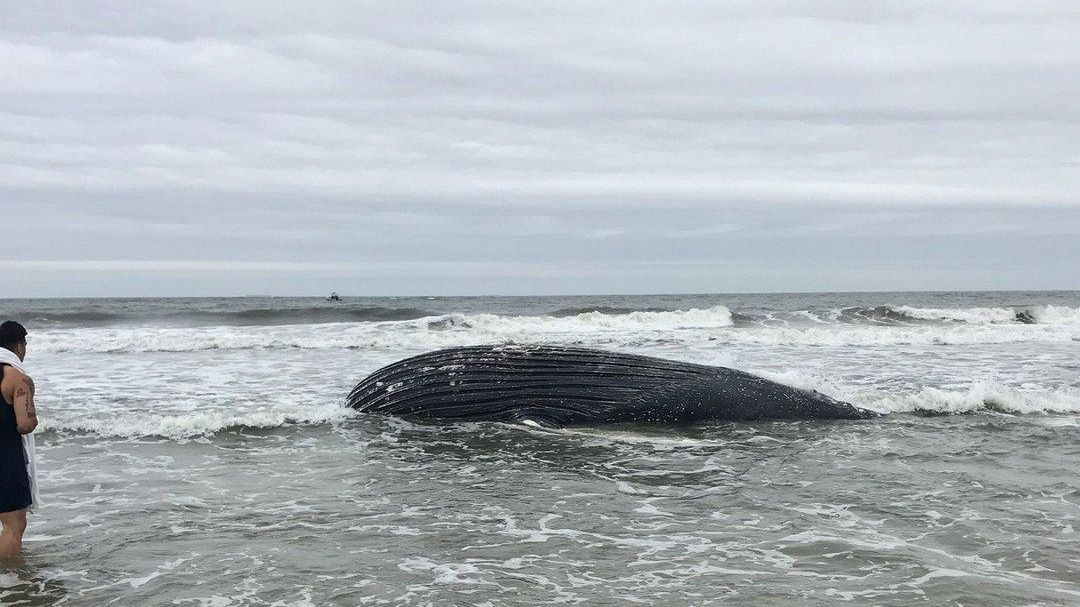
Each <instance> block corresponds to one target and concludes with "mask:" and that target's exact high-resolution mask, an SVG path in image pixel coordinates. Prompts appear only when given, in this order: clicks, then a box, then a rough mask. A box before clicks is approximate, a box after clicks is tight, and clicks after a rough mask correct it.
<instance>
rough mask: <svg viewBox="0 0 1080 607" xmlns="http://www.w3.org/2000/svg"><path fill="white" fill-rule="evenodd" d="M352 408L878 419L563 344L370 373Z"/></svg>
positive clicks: (512, 419) (404, 412)
mask: <svg viewBox="0 0 1080 607" xmlns="http://www.w3.org/2000/svg"><path fill="white" fill-rule="evenodd" d="M346 405H347V406H349V407H351V408H353V409H356V410H358V411H361V412H365V413H372V414H380V415H390V416H395V417H400V418H404V419H415V420H447V421H455V420H470V421H495V422H509V423H527V422H532V423H534V424H537V425H540V426H544V427H551V428H561V427H567V426H593V425H599V424H618V423H629V424H666V425H678V424H693V423H698V422H709V421H751V420H801V419H868V418H872V417H876V416H877V415H878V414H877V413H874V412H872V411H869V410H866V409H862V408H859V407H856V406H854V405H852V404H850V403H846V402H843V401H840V400H836V399H834V398H832V397H829V396H827V395H825V394H821V393H820V392H817V391H814V390H804V389H800V388H796V387H792V386H788V385H785V384H781V383H778V382H775V381H771V380H768V379H766V378H764V377H760V376H757V375H753V374H751V373H747V372H745V371H740V370H738V369H731V368H727V367H716V366H709V365H702V364H695V363H688V362H680V361H674V360H667V359H663V358H655V357H651V356H642V355H638V354H625V353H619V352H609V351H604V350H594V349H589V348H580V347H572V346H561V345H486V346H466V347H458V348H450V349H444V350H436V351H433V352H427V353H425V354H420V355H418V356H413V357H411V358H407V359H404V360H401V361H398V362H395V363H393V364H390V365H387V366H385V367H383V368H381V369H379V370H377V371H375V372H374V373H372V374H371V375H369V376H367V377H366V378H364V379H363V380H361V381H360V382H359V383H358V384H357V385H356V387H355V388H353V390H352V391H351V392H350V393H349V395H348V397H347V399H346Z"/></svg>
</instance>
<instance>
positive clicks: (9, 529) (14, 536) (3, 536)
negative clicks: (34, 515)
mask: <svg viewBox="0 0 1080 607" xmlns="http://www.w3.org/2000/svg"><path fill="white" fill-rule="evenodd" d="M0 524H3V525H4V530H3V531H2V532H0V559H10V558H14V557H16V556H19V555H20V554H21V553H22V536H23V531H26V508H23V509H21V510H12V511H11V512H0Z"/></svg>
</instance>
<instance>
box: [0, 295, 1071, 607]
mask: <svg viewBox="0 0 1080 607" xmlns="http://www.w3.org/2000/svg"><path fill="white" fill-rule="evenodd" d="M673 297H674V296H668V297H662V298H661V297H658V298H655V299H653V300H649V299H647V298H645V299H642V298H608V299H605V300H601V299H599V298H596V301H597V302H599V303H604V304H606V306H608V307H610V308H614V309H615V310H609V311H608V312H607V313H605V314H595V313H590V312H585V311H582V310H584V309H585V308H588V307H589V304H590V303H592V301H593V300H589V301H588V302H585V303H583V302H582V301H580V298H550V299H546V300H545V299H535V298H534V299H528V300H522V301H520V302H519V304H520V305H519V308H520V309H519V310H515V308H514V300H512V299H511V300H508V299H498V300H490V301H489V300H485V299H483V298H477V299H469V300H460V301H455V302H451V304H446V303H445V302H436V303H435V304H432V303H430V302H429V303H426V304H424V305H427V306H428V307H429V308H434V309H425V311H426V312H435V313H436V314H433V315H430V316H425V317H421V318H419V319H409V320H392V321H383V320H371V321H367V320H365V321H356V322H333V323H326V322H318V323H307V324H304V323H297V322H294V321H295V318H294V317H290V320H289V322H288V324H273V323H274V322H276V321H274V320H273V318H272V317H273V314H269V315H266V316H268V317H269V318H270V320H269V321H268V322H269V323H270V324H257V325H251V324H244V323H235V322H231V323H230V324H201V325H199V326H197V327H196V326H192V325H191V323H189V322H188V321H186V320H185V321H184V322H185V323H187V324H186V325H184V326H178V325H177V324H176V322H175V321H176V315H173V316H170V317H169V318H168V319H167V320H161V318H159V317H160V316H162V315H161V314H160V311H158V312H156V313H155V312H146V311H145V310H144V311H142V312H140V313H139V314H141V316H140V315H136V316H137V318H136V319H135V320H132V319H131V318H121V319H119V320H114V321H108V322H103V321H101V319H100V317H95V319H94V320H93V321H92V322H84V321H71V320H65V321H62V322H51V321H48V320H40V321H37V324H36V325H35V324H33V323H31V339H30V347H31V355H30V357H29V358H28V360H27V363H28V364H29V365H30V370H31V372H32V373H33V374H34V375H35V376H36V377H37V378H38V385H39V391H40V393H41V395H40V397H39V401H40V403H39V408H40V409H41V411H42V417H43V424H42V430H41V431H40V432H39V436H38V445H39V447H38V454H39V460H40V461H39V467H40V469H41V474H42V476H41V479H40V481H41V484H42V488H43V492H44V500H45V504H44V506H43V507H42V508H41V509H40V510H39V511H38V512H37V513H34V514H31V516H30V520H31V526H30V529H29V531H28V534H27V542H26V551H27V561H26V564H25V565H24V566H22V567H20V568H18V569H16V570H11V571H7V572H5V573H0V602H2V603H3V604H37V605H51V604H67V605H104V604H110V603H111V604H118V605H205V606H214V607H220V606H226V605H305V604H310V605H326V604H330V605H365V604H410V605H411V604H416V605H446V604H490V605H532V604H536V603H539V602H552V603H569V604H577V603H587V604H599V605H604V604H620V605H621V604H626V603H627V602H631V601H636V602H641V603H644V604H658V605H662V604H710V603H715V602H720V601H723V602H728V603H732V604H754V605H813V604H834V603H839V602H849V603H851V604H881V605H909V604H929V605H975V604H994V605H1039V604H1041V605H1074V604H1078V603H1080V541H1078V540H1080V537H1077V535H1076V531H1075V530H1074V528H1073V526H1074V524H1075V523H1074V521H1075V520H1076V519H1077V515H1078V514H1080V483H1078V477H1077V474H1076V470H1077V469H1078V467H1080V396H1078V395H1080V377H1078V374H1077V371H1078V370H1080V367H1078V366H1077V365H1078V361H1077V356H1076V355H1077V353H1078V351H1080V343H1078V342H1080V318H1078V317H1080V315H1076V314H1073V315H1072V316H1070V313H1075V311H1076V310H1078V309H1080V294H1075V293H1073V294H1069V293H1052V294H1022V295H1015V294H982V295H981V296H971V295H966V294H888V295H851V296H845V295H818V296H811V295H803V296H764V295H762V296H745V295H743V296H707V297H706V296H700V297H697V298H693V297H690V298H685V299H682V300H680V299H678V298H674V299H673ZM980 297H981V298H980ZM755 298H757V299H755ZM875 298H878V299H880V300H884V301H878V299H875ZM1010 298H1011V299H1010ZM237 301H238V300H202V302H201V303H199V304H198V305H201V306H203V308H199V310H201V312H200V313H201V314H202V316H200V318H203V317H205V316H207V315H210V316H213V314H218V312H214V311H213V310H214V309H216V308H214V306H217V307H218V308H223V307H229V308H232V309H235V308H237V307H240V308H241V309H243V305H244V304H243V303H239V304H238V303H237ZM462 302H464V303H462ZM270 303H272V302H270ZM346 303H347V304H348V305H357V306H360V305H361V303H362V304H363V306H365V307H380V306H381V305H382V303H383V302H381V301H377V302H371V301H364V302H359V303H357V302H352V301H347V302H346ZM418 303H419V302H411V301H406V302H404V303H400V305H402V306H404V307H413V306H414V305H415V304H418ZM0 304H4V305H10V303H9V302H0ZM69 304H70V305H71V306H73V307H74V308H75V309H76V313H77V312H78V307H79V305H83V304H80V303H78V302H74V303H72V302H69ZM20 305H22V306H23V309H25V308H33V306H35V305H38V306H39V308H40V310H39V311H40V312H42V313H41V314H40V316H41V317H42V318H44V317H46V316H47V315H46V314H45V313H46V312H49V311H50V310H51V308H50V306H52V307H53V308H55V307H56V306H57V305H58V304H56V303H55V302H32V301H31V302H29V303H27V302H20ZM93 305H94V306H99V307H102V308H105V309H108V307H109V306H108V305H107V304H103V303H102V302H100V301H96V302H93ZM124 305H127V306H128V307H131V304H124ZM167 305H168V306H169V309H170V310H172V309H175V308H183V305H184V304H183V303H181V302H177V301H169V302H167ZM248 305H249V307H250V306H251V305H256V304H252V303H250V302H249V304H248ZM257 305H258V306H259V307H260V308H259V309H264V308H266V307H267V306H268V305H269V304H268V303H267V302H265V301H260V302H257ZM288 305H290V306H293V307H300V308H303V307H304V306H313V305H320V304H318V302H312V301H306V302H304V301H301V302H299V303H294V302H290V303H289V304H288ZM395 305H398V304H395ZM439 305H442V306H444V307H443V308H439V307H438V306H439ZM454 305H456V306H457V308H454V307H453V306H454ZM594 305H598V304H594ZM879 305H890V306H891V308H890V309H891V310H896V309H899V308H902V307H903V306H909V307H910V306H914V307H915V308H917V310H920V311H924V310H934V311H940V310H951V312H949V314H951V315H952V316H956V317H962V319H959V320H958V319H942V318H929V319H926V318H919V317H918V315H920V314H921V315H923V316H939V314H938V313H937V312H933V313H930V312H927V313H923V312H919V311H916V312H915V313H914V314H902V315H901V316H900V317H898V318H890V313H889V312H888V311H880V312H879V313H875V312H874V311H873V310H874V308H875V307H877V306H879ZM138 306H144V307H146V306H148V307H149V308H150V309H151V310H153V309H154V308H153V305H151V304H148V303H146V302H136V305H135V307H138ZM720 306H723V310H720V309H719V307H720ZM852 306H858V307H861V308H862V310H861V311H859V312H858V313H856V314H850V313H849V314H848V316H847V317H845V316H844V314H842V311H843V310H844V309H845V308H848V307H852ZM1047 306H1053V307H1052V308H1050V307H1047ZM117 307H120V306H119V305H118V306H117ZM1013 307H1017V308H1022V309H1028V308H1034V309H1036V310H1037V311H1038V312H1039V313H1042V317H1041V318H1040V317H1038V314H1036V317H1037V319H1038V322H1036V323H1035V324H1025V323H1023V322H1018V321H1016V320H1015V315H1012V316H1010V312H1015V310H1014V309H1013ZM207 308H210V309H211V312H209V313H206V309H207ZM447 308H450V309H447ZM633 309H637V310H647V309H648V310H653V311H651V312H642V313H637V314H636V315H635V314H632V313H631V314H627V313H626V310H633ZM6 310H7V308H6V307H5V308H0V311H4V312H5V313H7V312H6ZM559 310H564V312H563V315H562V316H555V315H550V316H549V313H553V312H557V311H559ZM680 310H681V312H680ZM725 311H726V312H725ZM203 313H205V314H203ZM650 315H651V316H650ZM852 316H854V317H855V318H854V319H852V318H851V317H852ZM800 317H801V318H804V319H805V320H799V318H800ZM809 317H813V318H809ZM214 318H215V319H216V320H215V322H218V323H221V322H223V321H222V318H221V317H220V316H218V317H214ZM447 319H449V321H448V320H447ZM746 319H749V320H746ZM200 322H201V321H200ZM440 323H441V324H440ZM443 325H448V326H443ZM433 326H434V328H433ZM440 327H441V328H440ZM510 340H512V341H549V342H550V341H555V342H560V343H574V344H581V345H588V346H597V347H607V348H611V349H618V350H623V351H630V352H639V353H647V354H655V355H660V356H667V357H671V358H679V359H683V360H691V361H695V362H703V363H712V364H727V365H733V366H738V367H740V368H745V369H748V370H752V371H756V372H760V373H764V374H767V375H769V376H771V377H773V378H776V379H780V380H782V381H786V382H789V383H793V384H796V385H803V386H808V387H814V388H817V389H820V390H822V391H823V392H826V393H828V394H831V395H833V396H837V397H840V398H844V399H847V400H850V401H852V402H855V403H857V404H860V405H862V406H865V407H869V408H874V409H875V410H879V411H882V412H886V413H888V415H886V416H885V417H882V418H879V419H876V420H870V421H855V422H852V421H838V422H813V421H805V422H756V423H739V424H720V425H707V426H699V427H682V428H650V427H605V428H575V429H565V430H558V431H550V430H540V429H535V428H529V427H522V426H512V425H501V424H489V423H460V424H450V425H446V424H441V425H425V424H416V423H410V422H406V421H401V420H395V419H390V418H380V417H371V416H361V415H356V414H353V413H352V412H351V411H348V410H346V409H344V408H343V407H342V401H343V399H344V394H345V393H346V392H347V391H348V389H349V388H351V386H352V385H353V384H354V383H355V382H356V381H358V380H359V379H361V378H362V377H363V376H364V375H365V374H366V373H368V372H370V371H373V370H374V369H376V368H377V367H378V366H380V365H382V364H386V363H389V362H391V361H393V360H397V359H398V358H401V357H403V356H407V355H410V354H414V353H418V352H421V351H424V350H426V349H431V348H433V347H441V346H443V345H455V344H457V343H491V342H505V341H510Z"/></svg>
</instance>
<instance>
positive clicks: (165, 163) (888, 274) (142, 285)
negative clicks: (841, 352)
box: [0, 2, 1080, 296]
mask: <svg viewBox="0 0 1080 607" xmlns="http://www.w3.org/2000/svg"><path fill="white" fill-rule="evenodd" d="M0 14H3V16H4V18H3V19H2V20H0V58H2V60H0V205H2V207H3V208H2V211H3V212H4V216H5V219H4V224H5V228H4V238H3V239H0V258H2V259H5V260H9V261H17V262H18V263H17V264H13V265H10V267H9V270H10V272H13V273H14V276H15V277H16V278H17V282H16V283H15V285H18V286H15V285H13V284H12V283H10V282H8V283H5V285H4V286H3V287H0V296H31V295H53V294H72V295H73V294H80V293H87V294H98V295H100V294H108V293H113V292H115V293H117V294H185V293H194V294H240V293H245V292H273V293H320V292H322V291H325V290H329V289H331V288H335V289H338V290H340V291H343V292H353V293H356V294H364V293H373V294H374V293H399V292H400V293H447V292H462V293H466V292H477V291H482V292H508V293H511V292H514V293H520V292H589V291H591V290H596V289H601V290H604V291H621V292H650V291H666V290H681V291H687V290H689V291H712V290H816V289H892V288H937V289H950V288H1080V271H1078V270H1077V269H1075V268H1074V266H1075V265H1076V264H1075V263H1072V261H1071V260H1074V259H1076V258H1078V257H1080V244H1078V242H1080V239H1078V238H1077V236H1078V235H1080V234H1078V232H1080V199H1078V198H1077V195H1076V192H1078V191H1080V110H1077V109H1076V104H1075V100H1076V99H1078V98H1080V39H1078V38H1077V37H1076V35H1075V32H1076V31H1078V29H1080V9H1077V8H1076V5H1075V4H1074V3H1071V2H1028V3H1016V2H1000V3H999V2H978V3H966V2H944V3H942V2H926V3H864V2H836V3H830V4H829V5H828V6H823V5H820V4H816V3H814V4H800V3H786V2H778V3H768V2H730V3H713V2H702V3H680V4H679V5H677V6H670V5H660V4H656V3H637V2H629V3H625V2H620V3H585V4H583V3H569V2H568V3H542V4H541V3H531V2H530V3H525V2H522V3H515V2H509V3H508V2H500V3H472V2H465V3H451V4H443V3H415V2H395V3H359V4H351V3H350V4H349V5H347V6H346V5H343V4H339V3H312V4H304V5H303V6H300V5H297V4H295V3H275V2H258V3H255V2H251V3H244V2H240V3H216V4H212V3H153V2H149V3H139V4H138V6H130V5H129V3H119V2H116V3H114V2H103V3H95V4H94V5H93V6H91V5H85V6H84V5H76V6H74V7H72V6H69V5H61V4H59V3H57V4H53V3H48V2H35V3H24V2H0ZM80 264H81V265H80ZM290 264H291V265H290ZM297 264H299V265H297ZM304 264H314V265H304ZM395 264H398V265H395ZM484 264H489V265H484ZM494 264H501V265H497V267H496V265H494ZM554 270H557V271H554ZM395 272H397V273H396V274H395ZM270 276H272V277H273V278H272V279H271V278H270Z"/></svg>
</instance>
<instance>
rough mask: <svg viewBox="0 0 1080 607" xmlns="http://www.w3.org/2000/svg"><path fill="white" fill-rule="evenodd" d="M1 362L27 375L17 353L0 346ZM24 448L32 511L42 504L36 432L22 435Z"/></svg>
mask: <svg viewBox="0 0 1080 607" xmlns="http://www.w3.org/2000/svg"><path fill="white" fill-rule="evenodd" d="M0 363H4V364H8V365H11V366H12V367H15V368H16V369H18V370H19V371H22V373H23V374H24V375H26V374H27V373H26V367H24V366H23V363H22V361H21V360H19V357H18V356H15V353H14V352H12V351H11V350H8V349H7V348H0ZM22 441H23V450H24V451H26V476H27V478H29V479H30V508H29V509H30V511H33V510H34V509H35V508H37V507H38V506H39V505H40V504H41V496H40V495H38V484H37V468H35V467H34V433H33V432H30V433H29V434H23V435H22Z"/></svg>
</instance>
